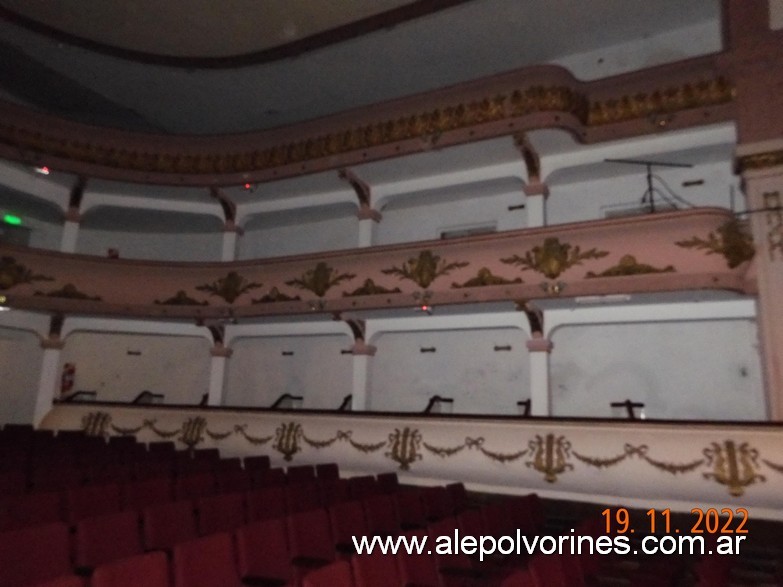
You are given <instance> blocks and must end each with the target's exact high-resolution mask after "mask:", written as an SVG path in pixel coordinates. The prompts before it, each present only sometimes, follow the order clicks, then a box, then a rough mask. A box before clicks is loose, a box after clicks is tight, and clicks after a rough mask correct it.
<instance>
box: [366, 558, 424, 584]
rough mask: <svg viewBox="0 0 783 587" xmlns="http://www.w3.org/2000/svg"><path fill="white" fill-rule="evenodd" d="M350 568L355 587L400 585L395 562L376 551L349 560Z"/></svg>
mask: <svg viewBox="0 0 783 587" xmlns="http://www.w3.org/2000/svg"><path fill="white" fill-rule="evenodd" d="M422 556H427V555H422ZM351 568H352V569H353V579H354V584H355V585H356V587H398V586H399V585H401V584H402V580H401V578H400V576H399V571H398V570H397V562H396V560H395V558H394V557H393V556H391V555H387V554H383V553H381V552H377V551H376V552H374V553H373V554H362V555H356V556H354V557H352V558H351Z"/></svg>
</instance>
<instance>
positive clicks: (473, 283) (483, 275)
mask: <svg viewBox="0 0 783 587" xmlns="http://www.w3.org/2000/svg"><path fill="white" fill-rule="evenodd" d="M515 283H522V278H521V277H517V278H516V279H506V278H505V277H500V276H498V275H494V274H493V273H492V271H490V270H489V269H487V268H486V267H482V268H481V269H479V270H478V273H476V277H471V278H470V279H468V280H467V281H466V282H464V283H463V284H461V285H460V284H459V283H456V282H455V283H452V284H451V287H452V288H453V289H459V288H463V287H485V286H487V285H512V284H515Z"/></svg>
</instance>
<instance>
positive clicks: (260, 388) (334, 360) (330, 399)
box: [224, 335, 353, 410]
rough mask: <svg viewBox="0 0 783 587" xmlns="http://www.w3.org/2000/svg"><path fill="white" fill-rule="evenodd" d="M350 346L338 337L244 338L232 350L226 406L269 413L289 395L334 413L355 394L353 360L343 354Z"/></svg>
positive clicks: (343, 338) (347, 340)
mask: <svg viewBox="0 0 783 587" xmlns="http://www.w3.org/2000/svg"><path fill="white" fill-rule="evenodd" d="M352 344H353V343H352V341H351V340H350V339H349V338H348V337H347V336H335V335H330V336H274V337H253V338H240V339H238V340H236V341H235V342H233V343H232V344H231V348H232V349H233V354H232V356H231V358H230V359H229V360H228V361H229V364H228V375H227V377H226V391H225V393H224V398H225V400H224V403H225V404H226V405H230V406H248V407H269V406H270V405H271V404H272V403H273V402H274V401H275V400H276V399H277V398H278V397H279V396H280V395H282V394H284V393H289V394H291V395H298V396H303V397H304V401H303V405H302V407H304V408H313V409H325V410H330V409H336V408H337V407H338V406H339V405H340V404H341V403H342V401H343V398H344V397H345V396H346V395H348V394H349V393H351V382H352V368H353V367H352V365H353V357H352V356H351V355H343V354H341V353H340V351H341V350H347V349H350V348H351V346H352ZM283 352H293V353H294V354H293V355H292V356H284V355H283Z"/></svg>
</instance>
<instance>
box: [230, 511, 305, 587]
mask: <svg viewBox="0 0 783 587" xmlns="http://www.w3.org/2000/svg"><path fill="white" fill-rule="evenodd" d="M286 532H287V531H286V523H285V518H276V519H270V520H260V521H257V522H251V523H250V524H247V525H245V526H242V527H241V528H239V529H238V530H237V531H236V544H237V562H238V565H239V574H240V575H241V577H242V578H243V579H246V578H249V577H255V578H256V579H257V580H260V579H267V580H272V581H274V580H278V581H282V582H287V581H289V580H290V579H291V577H292V573H291V565H290V559H291V556H290V552H289V549H288V536H287V533H286ZM257 582H260V581H257Z"/></svg>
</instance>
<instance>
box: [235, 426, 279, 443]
mask: <svg viewBox="0 0 783 587" xmlns="http://www.w3.org/2000/svg"><path fill="white" fill-rule="evenodd" d="M246 429H247V424H237V425H236V426H234V432H236V433H237V434H239V435H240V436H242V437H243V438H244V439H245V440H247V441H248V442H249V443H250V444H253V445H255V446H261V445H264V444H266V443H267V442H269V441H270V440H272V439H273V438H274V437H275V436H274V434H272V435H271V436H250V435H249V434H248V433H247V430H246Z"/></svg>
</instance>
